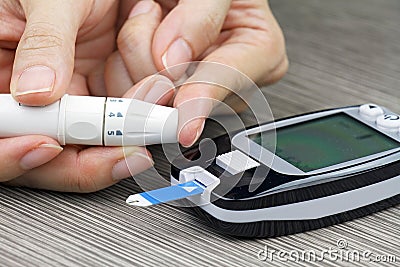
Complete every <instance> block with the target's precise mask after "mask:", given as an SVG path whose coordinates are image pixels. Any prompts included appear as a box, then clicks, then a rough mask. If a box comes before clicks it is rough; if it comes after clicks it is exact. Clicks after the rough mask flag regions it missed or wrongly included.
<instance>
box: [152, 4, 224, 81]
mask: <svg viewBox="0 0 400 267" xmlns="http://www.w3.org/2000/svg"><path fill="white" fill-rule="evenodd" d="M230 3H231V1H230V0H219V1H215V0H203V1H201V3H199V2H198V1H191V0H183V1H180V2H179V4H178V5H177V7H176V8H174V9H173V10H171V12H170V13H169V14H168V15H167V17H166V18H165V19H164V20H163V21H162V23H161V25H160V26H159V27H158V29H157V31H156V33H155V36H154V41H153V48H152V49H153V55H154V61H155V63H156V66H157V67H158V69H160V70H162V69H164V68H165V69H167V70H168V72H169V74H170V76H171V78H172V79H174V80H178V79H179V78H180V77H181V76H182V74H183V73H184V72H185V71H186V67H187V65H183V66H181V67H175V68H172V69H168V68H170V67H173V66H175V65H177V64H181V63H185V62H189V61H192V60H194V59H196V58H197V57H198V56H199V55H201V54H202V53H203V52H204V51H205V50H206V49H207V48H208V47H209V46H210V45H212V44H213V43H214V42H215V41H216V40H217V38H218V36H219V34H220V31H221V28H222V26H223V23H224V20H225V17H226V14H227V12H228V10H229V7H230Z"/></svg>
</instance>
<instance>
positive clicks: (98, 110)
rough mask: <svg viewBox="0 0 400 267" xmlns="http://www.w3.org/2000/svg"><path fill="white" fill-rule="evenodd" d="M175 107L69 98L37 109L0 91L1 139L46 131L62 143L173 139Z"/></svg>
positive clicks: (124, 100)
mask: <svg viewBox="0 0 400 267" xmlns="http://www.w3.org/2000/svg"><path fill="white" fill-rule="evenodd" d="M177 127H178V111H177V109H174V108H170V107H164V106H159V105H155V104H151V103H147V102H143V101H140V100H136V99H129V98H113V97H93V96H72V95H65V96H63V97H62V98H61V100H59V101H57V102H55V103H53V104H51V105H48V106H42V107H31V106H24V105H21V104H19V103H18V102H16V101H15V100H14V99H13V97H12V96H11V95H10V94H0V138H7V137H16V136H23V135H45V136H49V137H51V138H54V139H55V140H57V141H58V142H59V143H60V144H61V145H66V144H81V145H99V146H135V145H150V144H160V143H175V142H177Z"/></svg>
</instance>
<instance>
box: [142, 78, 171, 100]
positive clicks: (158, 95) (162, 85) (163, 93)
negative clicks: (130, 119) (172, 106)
mask: <svg viewBox="0 0 400 267" xmlns="http://www.w3.org/2000/svg"><path fill="white" fill-rule="evenodd" d="M173 90H174V85H173V84H172V83H169V82H166V81H158V82H156V83H154V85H153V86H152V87H151V89H150V90H149V91H148V92H147V95H146V96H145V97H144V99H143V100H144V101H146V102H149V103H156V104H160V103H161V102H165V101H164V98H166V97H168V96H170V94H169V93H170V92H173Z"/></svg>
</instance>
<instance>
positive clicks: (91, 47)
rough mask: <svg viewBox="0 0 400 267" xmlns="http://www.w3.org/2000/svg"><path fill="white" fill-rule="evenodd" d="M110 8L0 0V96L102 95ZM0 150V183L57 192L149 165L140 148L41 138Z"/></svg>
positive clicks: (63, 0) (7, 143)
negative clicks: (1, 94)
mask: <svg viewBox="0 0 400 267" xmlns="http://www.w3.org/2000/svg"><path fill="white" fill-rule="evenodd" d="M117 9H118V2H117V1H115V0H94V1H87V0H82V1H75V0H51V1H46V0H21V1H18V0H2V1H1V2H0V93H10V90H11V93H12V94H13V96H14V97H15V98H16V99H17V101H19V102H21V103H23V104H26V105H46V104H50V103H52V102H54V101H56V100H58V99H59V98H60V97H61V96H62V95H64V94H65V93H69V94H78V95H88V94H91V95H105V86H104V78H103V73H104V62H105V59H106V58H107V57H108V56H109V55H110V53H112V51H113V50H114V47H115V24H116V21H117V11H118V10H117ZM0 105H1V103H0ZM0 149H1V152H2V153H1V154H0V182H3V183H7V184H10V185H19V186H29V187H35V188H44V189H51V190H58V191H75V192H89V191H96V190H100V189H103V188H105V187H108V186H110V185H112V184H114V183H116V182H117V181H118V180H120V179H123V178H126V177H129V176H130V175H131V174H134V173H137V172H141V171H143V170H145V169H147V168H149V167H150V166H151V165H152V160H151V157H150V154H149V153H148V152H147V151H146V149H145V148H140V147H128V148H124V149H123V148H120V147H110V148H104V147H89V148H85V147H82V146H65V147H64V148H62V147H61V146H60V145H59V144H58V143H57V142H56V141H55V140H53V139H51V138H48V137H45V136H23V137H17V138H6V139H1V140H0ZM124 152H125V153H124ZM125 156H126V159H125Z"/></svg>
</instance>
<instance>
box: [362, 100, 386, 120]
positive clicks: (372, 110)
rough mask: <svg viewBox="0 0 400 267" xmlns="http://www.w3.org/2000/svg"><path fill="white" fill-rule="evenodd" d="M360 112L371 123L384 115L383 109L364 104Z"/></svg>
mask: <svg viewBox="0 0 400 267" xmlns="http://www.w3.org/2000/svg"><path fill="white" fill-rule="evenodd" d="M359 112H360V114H361V115H362V116H363V117H364V118H365V119H367V120H369V121H375V120H376V118H377V117H379V116H381V115H383V114H384V112H383V109H382V108H381V107H380V106H378V105H375V104H364V105H362V106H360V108H359Z"/></svg>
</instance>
